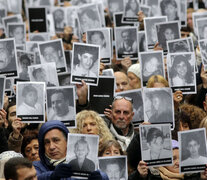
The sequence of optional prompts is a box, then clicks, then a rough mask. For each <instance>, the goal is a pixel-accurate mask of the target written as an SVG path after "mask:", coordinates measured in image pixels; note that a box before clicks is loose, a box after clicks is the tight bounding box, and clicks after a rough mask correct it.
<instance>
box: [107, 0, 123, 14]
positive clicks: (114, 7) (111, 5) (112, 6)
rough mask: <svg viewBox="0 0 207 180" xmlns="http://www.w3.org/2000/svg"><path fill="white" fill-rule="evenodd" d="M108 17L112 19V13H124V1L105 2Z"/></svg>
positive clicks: (110, 0)
mask: <svg viewBox="0 0 207 180" xmlns="http://www.w3.org/2000/svg"><path fill="white" fill-rule="evenodd" d="M107 4H108V9H109V15H110V17H111V18H112V17H113V15H114V13H117V12H123V11H124V0H107Z"/></svg>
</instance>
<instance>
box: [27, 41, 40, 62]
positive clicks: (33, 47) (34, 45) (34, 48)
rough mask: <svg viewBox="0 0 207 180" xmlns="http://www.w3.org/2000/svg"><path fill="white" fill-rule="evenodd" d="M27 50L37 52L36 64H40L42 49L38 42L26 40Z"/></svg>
mask: <svg viewBox="0 0 207 180" xmlns="http://www.w3.org/2000/svg"><path fill="white" fill-rule="evenodd" d="M26 51H28V52H33V53H34V54H35V64H40V63H41V62H40V51H39V48H38V42H36V41H26Z"/></svg>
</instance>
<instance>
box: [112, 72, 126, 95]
mask: <svg viewBox="0 0 207 180" xmlns="http://www.w3.org/2000/svg"><path fill="white" fill-rule="evenodd" d="M114 76H115V78H116V92H120V91H126V90H129V89H130V85H129V80H128V77H127V75H126V74H124V73H123V72H115V73H114Z"/></svg>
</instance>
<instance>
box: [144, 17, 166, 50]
mask: <svg viewBox="0 0 207 180" xmlns="http://www.w3.org/2000/svg"><path fill="white" fill-rule="evenodd" d="M160 22H167V16H162V17H161V16H160V17H148V18H144V29H145V33H146V42H147V47H148V49H153V47H154V45H155V44H156V43H157V41H158V40H157V33H156V32H157V31H156V26H155V24H156V23H160Z"/></svg>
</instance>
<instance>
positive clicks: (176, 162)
mask: <svg viewBox="0 0 207 180" xmlns="http://www.w3.org/2000/svg"><path fill="white" fill-rule="evenodd" d="M166 168H167V169H168V170H169V171H170V172H173V173H179V149H173V165H172V166H166Z"/></svg>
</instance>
